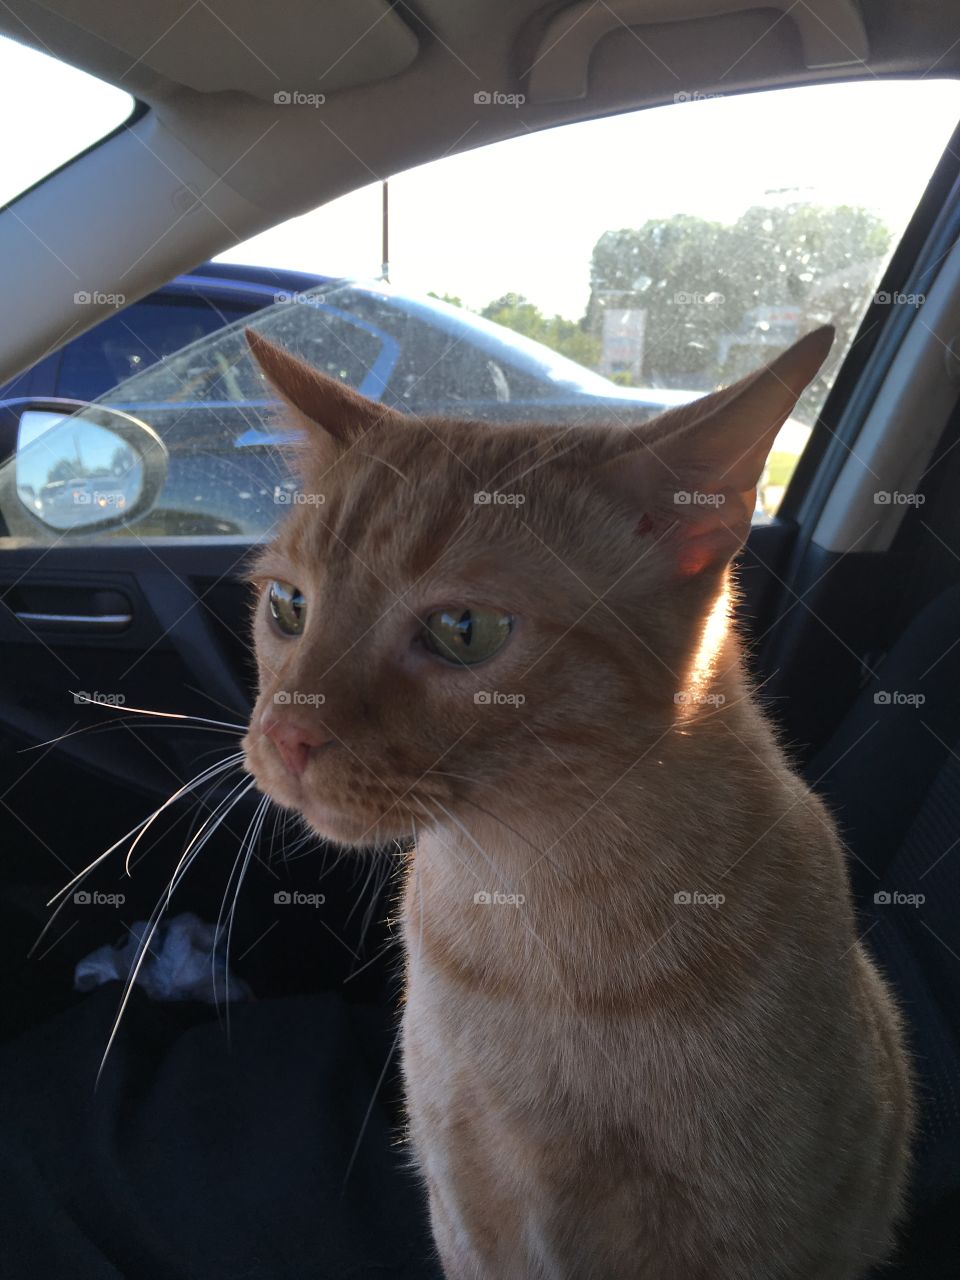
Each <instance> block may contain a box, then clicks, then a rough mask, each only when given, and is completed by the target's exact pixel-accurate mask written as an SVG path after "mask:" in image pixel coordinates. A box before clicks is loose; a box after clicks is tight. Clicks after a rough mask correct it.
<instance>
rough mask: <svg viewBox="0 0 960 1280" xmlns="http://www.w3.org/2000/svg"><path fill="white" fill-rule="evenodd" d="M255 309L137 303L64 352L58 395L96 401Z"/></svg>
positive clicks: (161, 298) (165, 298) (172, 300)
mask: <svg viewBox="0 0 960 1280" xmlns="http://www.w3.org/2000/svg"><path fill="white" fill-rule="evenodd" d="M252 310H254V308H252V307H251V308H242V307H237V306H234V305H223V304H222V303H221V304H217V303H213V304H211V303H207V302H205V301H202V300H192V299H185V298H177V297H174V296H169V295H165V294H158V295H154V296H153V297H152V298H148V299H144V301H142V302H136V303H134V304H133V305H132V306H130V307H127V308H126V309H125V310H123V311H118V312H117V313H116V315H113V316H108V317H107V319H106V320H102V321H101V322H100V323H99V324H98V325H96V326H95V327H94V328H93V329H88V330H87V332H86V333H83V334H81V335H80V337H78V338H75V339H74V340H73V342H70V343H68V344H67V346H65V347H64V349H63V353H62V355H61V359H60V369H59V372H58V375H57V382H56V394H57V395H58V396H65V397H67V398H68V399H71V400H95V399H96V398H97V396H100V395H103V393H104V392H105V391H109V390H110V388H111V387H115V386H116V385H117V383H119V382H123V381H125V380H126V379H127V378H129V377H131V376H132V375H133V374H135V373H141V372H142V371H143V370H144V369H149V368H150V367H151V365H154V364H156V362H157V361H158V360H164V359H166V357H167V356H171V355H173V354H174V353H175V352H177V351H179V350H181V348H183V347H186V346H189V345H190V343H192V342H196V341H197V340H198V339H199V338H203V337H206V335H207V334H209V333H215V332H216V331H217V330H218V329H222V328H223V326H224V325H226V324H230V323H231V322H232V321H234V320H237V319H240V318H241V317H242V316H244V315H247V314H249V313H250V311H252Z"/></svg>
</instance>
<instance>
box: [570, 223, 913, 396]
mask: <svg viewBox="0 0 960 1280" xmlns="http://www.w3.org/2000/svg"><path fill="white" fill-rule="evenodd" d="M889 245H890V232H889V230H888V228H887V227H886V226H885V225H884V224H883V222H882V221H881V220H880V219H879V218H877V217H876V216H875V215H874V214H872V213H870V212H869V211H868V210H865V209H860V208H854V207H851V206H848V205H839V206H836V207H834V208H823V207H820V206H817V205H810V204H804V203H800V202H796V203H791V204H786V205H778V206H773V207H764V206H755V207H753V208H751V209H748V210H747V211H746V212H745V213H744V214H743V215H742V216H741V217H740V218H738V219H737V221H736V222H735V223H734V224H733V225H725V224H723V223H719V222H710V221H707V220H705V219H702V218H696V217H692V216H690V215H687V214H681V215H678V216H676V217H673V218H667V219H655V220H651V221H649V222H646V223H645V224H644V225H643V226H642V227H640V228H637V229H623V230H620V231H608V232H606V233H605V234H604V235H603V236H601V237H600V239H599V240H598V241H597V244H596V246H595V247H594V251H593V257H592V261H591V270H590V286H591V291H590V301H589V304H588V307H587V315H586V318H585V319H586V328H587V330H588V331H589V332H590V333H591V334H592V335H594V336H595V337H596V338H598V339H599V338H601V337H602V332H603V313H604V311H605V310H606V309H607V308H642V309H643V310H644V311H645V312H646V334H645V350H644V359H643V372H642V377H641V381H642V382H645V383H648V384H651V385H667V386H670V385H672V386H689V387H691V388H692V389H707V388H708V387H710V386H713V385H715V384H717V383H719V382H721V381H729V380H730V379H731V378H735V377H738V376H739V375H740V374H742V373H744V372H746V371H747V370H748V369H751V368H755V367H756V365H757V364H758V363H759V362H760V361H761V360H762V359H763V358H765V356H766V354H767V353H768V352H769V354H773V352H774V351H776V350H779V349H780V348H782V347H784V346H786V345H787V344H788V343H789V342H791V341H792V340H793V339H794V338H796V337H797V336H799V334H800V333H802V332H803V331H804V330H805V329H809V328H811V327H813V326H814V325H816V324H822V323H824V322H826V321H831V322H832V323H834V324H835V325H836V326H837V330H838V339H839V340H838V342H837V344H836V348H835V350H836V352H837V355H836V357H835V358H834V359H833V360H832V361H831V362H828V364H827V365H826V367H825V369H824V371H823V374H822V379H829V378H830V377H831V376H832V373H833V371H834V366H835V361H836V360H837V359H839V354H840V352H841V351H842V349H843V348H844V346H845V345H846V342H847V341H848V340H849V338H850V336H851V335H852V332H853V330H854V328H855V326H856V324H857V322H858V320H859V317H860V315H861V314H862V311H863V308H864V306H865V305H866V302H867V300H868V297H869V293H870V289H871V286H872V284H873V281H874V280H876V278H877V274H878V272H879V268H880V265H881V262H882V260H883V258H884V256H885V255H886V253H887V252H888V250H889Z"/></svg>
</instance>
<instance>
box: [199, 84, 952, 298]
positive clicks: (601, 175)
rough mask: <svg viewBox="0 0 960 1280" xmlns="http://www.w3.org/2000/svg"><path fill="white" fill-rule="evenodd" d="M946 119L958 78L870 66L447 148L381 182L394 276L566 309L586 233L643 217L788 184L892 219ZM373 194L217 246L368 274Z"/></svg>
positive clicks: (422, 286) (318, 268)
mask: <svg viewBox="0 0 960 1280" xmlns="http://www.w3.org/2000/svg"><path fill="white" fill-rule="evenodd" d="M521 110H522V108H521ZM958 118H960V83H957V82H954V81H925V82H923V81H913V82H910V81H896V82H890V81H888V82H885V83H880V82H876V81H869V82H866V83H863V82H861V83H859V84H847V85H823V86H812V87H810V88H803V89H788V90H782V91H779V92H776V91H775V92H768V93H759V94H747V95H740V96H731V97H728V98H714V99H709V100H707V101H700V102H689V103H679V104H671V105H669V106H665V107H658V108H655V109H652V110H648V111H638V112H632V113H631V114H629V115H624V116H615V117H611V118H609V119H606V120H597V121H590V122H588V123H585V124H578V125H567V126H564V127H562V128H559V129H551V130H547V131H545V132H542V133H538V134H530V135H528V136H524V137H521V138H517V139H514V140H512V141H509V142H501V143H497V144H495V145H493V146H490V147H485V148H480V149H478V150H476V151H472V152H466V153H464V154H462V155H457V156H451V157H448V158H446V159H444V160H438V161H436V162H434V163H433V164H427V165H423V166H421V167H420V168H418V169H413V170H410V171H408V172H407V173H403V174H401V175H400V176H399V177H396V178H393V179H391V181H390V259H391V280H392V281H393V282H394V283H395V284H397V285H399V286H401V287H404V288H408V289H413V290H416V291H418V292H425V291H427V290H433V291H435V292H437V293H450V294H454V295H456V296H459V297H461V298H462V299H463V300H464V302H466V303H467V305H469V306H472V307H475V308H479V307H481V306H483V305H484V304H485V303H487V302H489V301H491V299H493V298H496V297H498V296H500V295H501V294H504V293H507V292H510V291H513V292H516V293H522V294H525V295H526V296H527V297H528V298H530V300H531V301H533V302H536V303H537V304H538V305H539V306H540V307H541V309H542V310H544V311H545V312H548V313H553V312H555V311H556V312H559V313H560V314H561V315H566V316H568V317H570V318H571V319H577V318H579V317H580V316H581V315H582V314H583V310H584V308H585V306H586V302H587V296H588V293H589V263H590V255H591V252H592V250H593V246H594V244H595V243H596V241H597V239H598V238H599V237H600V236H601V235H602V234H603V232H604V231H607V230H610V229H612V228H621V227H638V226H641V225H642V224H643V223H644V222H645V221H646V220H647V219H648V218H654V217H669V216H670V215H671V214H675V213H690V214H697V215H699V216H701V217H705V218H712V219H717V220H719V221H731V222H732V221H734V220H735V219H736V218H737V216H738V215H739V214H740V213H742V212H743V211H744V210H745V209H747V208H749V207H750V206H751V205H753V204H769V203H771V202H773V201H775V200H776V199H778V198H779V199H788V198H792V199H798V198H799V199H803V200H808V201H813V202H819V203H823V204H827V205H831V204H843V203H849V204H859V205H863V206H865V207H867V208H869V209H872V210H874V211H876V212H877V213H878V214H880V215H881V216H882V217H883V218H884V220H885V221H886V222H887V224H888V225H889V226H890V227H891V228H893V229H894V230H899V229H901V228H902V227H903V226H904V225H905V223H906V221H907V219H908V218H909V216H910V214H911V213H912V212H913V210H914V208H915V207H916V203H917V200H918V199H919V197H920V194H921V192H922V190H923V188H924V185H925V183H926V181H927V179H928V178H929V176H930V174H931V173H932V171H933V168H934V166H935V165H936V162H937V160H938V159H939V157H940V155H941V153H942V151H943V148H944V147H945V145H946V143H947V142H948V141H949V138H950V135H951V133H952V131H953V129H954V126H955V124H956V122H957V120H958ZM783 189H786V191H785V194H783V195H781V196H779V197H778V196H777V195H774V194H771V193H774V192H777V191H779V190H783ZM380 201H381V197H380V186H379V184H378V183H377V184H374V185H372V186H370V187H366V188H364V189H362V190H360V191H356V192H354V193H352V194H351V195H349V196H346V197H343V198H341V199H340V200H337V201H334V202H333V203H332V204H330V205H328V206H326V207H325V208H321V209H318V210H316V211H314V212H313V213H309V214H305V215H304V216H303V217H300V218H296V219H294V220H293V221H291V222H287V223H285V224H283V225H282V226H279V227H276V228H274V229H273V230H272V231H267V232H265V233H264V234H262V235H259V236H257V237H255V238H254V239H253V240H249V241H247V242H246V244H243V245H238V246H237V247H236V248H235V249H231V250H229V251H228V252H226V253H225V254H223V258H224V259H225V260H226V261H230V262H255V263H258V264H262V265H265V266H272V267H291V268H297V269H301V270H306V271H315V272H317V273H319V274H330V275H347V276H366V277H369V276H374V275H376V274H377V273H378V272H379V269H380Z"/></svg>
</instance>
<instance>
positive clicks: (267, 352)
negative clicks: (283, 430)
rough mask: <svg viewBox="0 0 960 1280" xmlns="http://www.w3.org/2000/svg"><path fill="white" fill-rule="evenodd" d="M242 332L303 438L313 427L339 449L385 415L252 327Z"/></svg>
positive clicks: (310, 436)
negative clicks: (320, 431) (318, 429)
mask: <svg viewBox="0 0 960 1280" xmlns="http://www.w3.org/2000/svg"><path fill="white" fill-rule="evenodd" d="M244 333H245V335H246V339H247V342H248V343H249V346H250V352H251V354H252V355H253V358H254V360H256V362H257V364H258V365H259V366H260V368H261V369H262V370H263V372H264V374H265V375H266V378H267V381H268V382H269V383H270V385H271V386H272V387H273V389H274V390H275V391H276V392H277V394H278V395H279V396H280V398H281V400H283V402H284V404H285V405H286V406H287V408H288V410H289V411H290V412H289V414H288V417H289V418H290V419H291V423H290V425H291V426H293V427H296V428H299V429H300V430H301V431H303V433H304V435H305V436H306V437H307V439H308V440H309V439H315V438H316V436H317V428H318V427H319V428H321V430H322V432H323V433H325V435H326V436H327V437H328V439H329V440H330V442H331V443H332V444H333V445H334V446H338V448H337V451H338V452H339V451H340V450H343V449H347V448H349V447H350V446H351V445H353V444H356V443H357V441H359V440H361V439H362V438H363V437H364V436H365V435H366V434H367V432H368V431H370V430H372V429H373V428H374V427H375V426H377V425H378V424H379V423H380V422H382V421H383V419H384V418H386V417H387V416H388V415H389V410H387V409H385V408H384V406H383V405H382V404H377V402H376V401H375V400H368V399H367V397H366V396H362V395H361V394H360V393H359V391H354V389H353V388H352V387H348V386H347V385H346V383H344V382H339V381H337V379H336V378H328V377H327V375H326V374H325V373H320V372H318V371H317V370H316V369H312V368H311V367H310V365H308V364H307V363H306V362H305V361H303V360H301V359H299V357H297V356H293V355H291V354H290V352H289V351H284V349H283V348H282V347H278V346H277V345H276V343H274V342H269V341H268V340H267V339H266V338H264V337H262V336H261V335H260V334H259V333H256V332H254V330H253V329H245V330H244Z"/></svg>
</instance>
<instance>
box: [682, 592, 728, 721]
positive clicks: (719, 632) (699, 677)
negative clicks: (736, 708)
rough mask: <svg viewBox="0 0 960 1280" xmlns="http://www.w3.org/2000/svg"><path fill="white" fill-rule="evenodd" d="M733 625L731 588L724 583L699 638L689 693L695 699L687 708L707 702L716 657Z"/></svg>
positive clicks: (690, 677)
mask: <svg viewBox="0 0 960 1280" xmlns="http://www.w3.org/2000/svg"><path fill="white" fill-rule="evenodd" d="M729 625H730V587H729V584H727V583H725V584H724V587H723V590H722V591H721V592H720V594H719V595H718V596H717V598H716V600H715V601H714V605H713V608H712V609H711V610H710V612H709V614H708V615H707V620H706V622H705V623H704V626H703V635H702V636H701V637H700V646H699V648H698V649H697V652H696V655H695V656H694V659H693V663H692V665H691V667H690V672H689V676H688V684H689V692H690V694H692V695H693V696H692V697H691V698H690V699H689V700H688V706H690V707H697V706H701V705H703V703H704V702H707V701H708V700H709V699H708V695H709V693H710V685H711V682H712V680H713V678H714V675H715V672H716V663H717V657H718V656H719V654H720V651H721V649H722V648H723V642H724V640H725V639H726V635H727V628H728V627H729Z"/></svg>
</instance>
